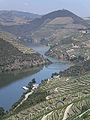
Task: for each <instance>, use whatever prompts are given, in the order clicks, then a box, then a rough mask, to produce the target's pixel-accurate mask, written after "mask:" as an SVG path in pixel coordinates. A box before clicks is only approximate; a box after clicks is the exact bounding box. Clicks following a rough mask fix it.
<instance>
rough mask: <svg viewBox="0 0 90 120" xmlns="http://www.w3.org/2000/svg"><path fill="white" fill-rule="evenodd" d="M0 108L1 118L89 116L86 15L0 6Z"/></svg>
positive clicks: (77, 119)
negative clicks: (41, 13) (16, 9)
mask: <svg viewBox="0 0 90 120" xmlns="http://www.w3.org/2000/svg"><path fill="white" fill-rule="evenodd" d="M36 86H38V87H36ZM24 89H28V90H27V91H25V90H24ZM0 107H3V108H4V110H5V112H3V111H4V110H3V108H0V109H1V112H2V113H3V115H2V114H1V115H0V119H1V120H23V119H24V120H89V119H90V21H89V18H81V17H79V16H77V15H76V14H74V13H73V12H70V11H69V10H66V9H62V10H57V11H53V12H50V13H48V14H45V15H38V14H33V13H27V12H20V11H0Z"/></svg>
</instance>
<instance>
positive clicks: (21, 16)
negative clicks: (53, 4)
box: [0, 10, 40, 26]
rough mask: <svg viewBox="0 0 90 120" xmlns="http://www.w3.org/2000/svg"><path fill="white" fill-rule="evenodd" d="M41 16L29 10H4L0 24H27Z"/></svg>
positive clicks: (0, 12) (0, 13)
mask: <svg viewBox="0 0 90 120" xmlns="http://www.w3.org/2000/svg"><path fill="white" fill-rule="evenodd" d="M39 17H40V16H39V15H37V14H33V13H28V12H21V11H7V10H2V11H0V24H1V25H8V26H9V25H18V24H25V23H29V22H30V21H32V20H33V19H35V18H39Z"/></svg>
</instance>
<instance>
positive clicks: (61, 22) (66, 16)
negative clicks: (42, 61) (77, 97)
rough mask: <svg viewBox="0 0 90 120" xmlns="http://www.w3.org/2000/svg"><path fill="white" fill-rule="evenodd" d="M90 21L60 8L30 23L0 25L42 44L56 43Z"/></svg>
mask: <svg viewBox="0 0 90 120" xmlns="http://www.w3.org/2000/svg"><path fill="white" fill-rule="evenodd" d="M86 26H88V23H87V22H86V21H84V20H83V19H82V18H80V17H78V16H76V15H75V14H73V13H72V12H70V11H68V10H59V11H54V12H51V13H49V14H47V15H44V16H42V17H41V18H37V19H35V20H33V21H31V22H30V24H24V25H14V26H9V27H7V26H3V25H1V26H0V30H3V31H8V32H10V33H12V34H15V35H17V36H18V37H19V38H20V40H21V41H22V39H23V40H24V41H27V40H28V39H31V41H30V42H36V43H37V42H38V43H40V42H41V43H42V44H48V43H56V41H60V39H61V38H63V37H65V36H67V35H70V34H72V33H73V32H75V31H77V29H81V28H86Z"/></svg>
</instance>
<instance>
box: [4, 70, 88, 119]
mask: <svg viewBox="0 0 90 120" xmlns="http://www.w3.org/2000/svg"><path fill="white" fill-rule="evenodd" d="M36 95H37V96H36ZM35 96H36V97H35ZM5 117H7V120H66V119H67V120H83V119H84V120H89V119H90V72H89V71H88V72H87V73H86V74H85V75H80V76H72V77H64V76H63V77H61V76H60V75H58V76H53V77H52V78H51V79H50V80H49V79H48V80H46V81H43V82H42V83H41V84H40V86H39V87H38V89H37V90H35V92H34V94H32V95H30V96H29V98H28V99H27V100H26V101H25V102H24V103H23V104H22V105H21V106H20V107H19V108H17V110H14V107H13V109H12V110H11V111H10V112H9V114H7V115H6V116H5ZM4 119H5V118H4Z"/></svg>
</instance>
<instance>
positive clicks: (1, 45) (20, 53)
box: [0, 32, 48, 72]
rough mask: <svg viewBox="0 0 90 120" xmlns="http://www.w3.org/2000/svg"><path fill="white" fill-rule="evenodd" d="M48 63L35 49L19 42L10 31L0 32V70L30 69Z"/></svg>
mask: <svg viewBox="0 0 90 120" xmlns="http://www.w3.org/2000/svg"><path fill="white" fill-rule="evenodd" d="M45 63H48V61H47V60H44V59H43V58H42V56H41V55H40V54H39V53H37V52H35V51H34V50H32V49H30V48H27V47H25V46H24V45H22V44H20V43H17V41H15V39H14V38H13V37H12V36H11V35H10V34H9V35H8V33H3V32H1V33H0V72H8V71H9V72H10V71H15V70H24V69H30V68H32V67H34V66H39V65H42V64H45Z"/></svg>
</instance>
